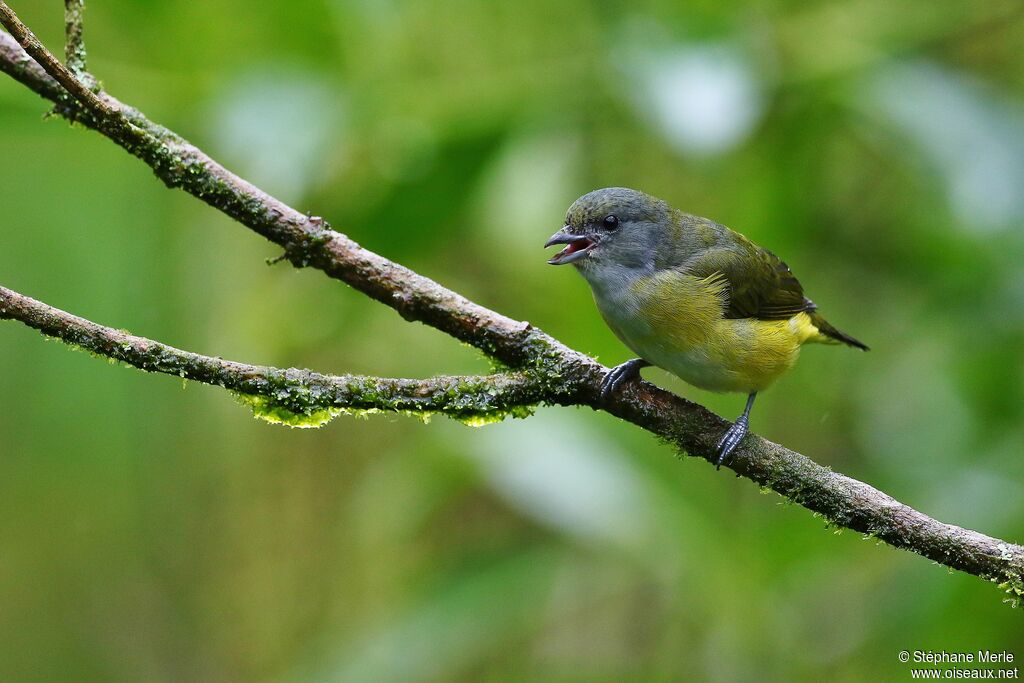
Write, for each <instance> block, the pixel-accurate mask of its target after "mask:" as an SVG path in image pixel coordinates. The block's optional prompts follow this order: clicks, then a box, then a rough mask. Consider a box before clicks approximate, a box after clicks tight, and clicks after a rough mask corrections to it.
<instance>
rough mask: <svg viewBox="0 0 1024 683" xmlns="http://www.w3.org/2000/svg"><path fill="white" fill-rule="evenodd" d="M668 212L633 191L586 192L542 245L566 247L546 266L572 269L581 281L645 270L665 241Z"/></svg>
mask: <svg viewBox="0 0 1024 683" xmlns="http://www.w3.org/2000/svg"><path fill="white" fill-rule="evenodd" d="M670 212H671V209H670V208H669V206H668V204H666V203H665V202H663V201H661V200H660V199H657V198H655V197H652V196H650V195H647V194H644V193H643V192H638V191H637V190H630V189H627V188H624V187H607V188H604V189H602V190H594V191H593V192H589V193H587V194H585V195H583V196H582V197H580V198H579V199H577V200H576V201H575V202H573V204H572V206H570V207H569V210H568V211H567V212H566V214H565V225H564V226H563V227H562V229H561V230H559V231H558V232H556V233H555V234H554V235H552V236H551V238H550V239H549V240H548V241H547V242H546V243H545V244H544V246H545V247H550V246H551V245H553V244H564V245H566V246H565V247H564V248H563V249H562V250H561V251H560V252H558V253H557V254H555V255H554V257H552V258H551V259H549V260H548V263H550V264H551V265H553V266H561V265H565V264H566V263H572V264H574V265H576V267H577V268H579V269H580V270H581V271H582V272H583V274H584V275H593V274H595V271H599V270H601V269H602V268H603V267H606V266H621V267H626V268H644V267H646V266H649V264H651V263H653V261H654V256H655V251H656V249H657V248H658V245H659V244H660V243H661V242H662V240H663V239H664V237H665V227H666V225H668V222H669V219H670Z"/></svg>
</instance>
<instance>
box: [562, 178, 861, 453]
mask: <svg viewBox="0 0 1024 683" xmlns="http://www.w3.org/2000/svg"><path fill="white" fill-rule="evenodd" d="M552 245H564V248H563V249H562V250H561V251H559V252H558V253H557V254H555V255H554V256H553V257H552V258H551V259H549V260H548V263H550V264H551V265H555V266H561V265H566V264H572V265H573V266H575V268H576V270H578V271H579V273H580V274H581V275H582V276H583V277H584V279H586V281H587V282H588V283H589V284H590V288H591V290H592V292H593V295H594V301H595V302H596V304H597V308H598V311H599V312H600V314H601V316H602V317H603V318H604V321H605V322H606V323H607V325H608V327H610V328H611V330H612V332H614V333H615V335H616V336H617V337H618V338H619V340H621V341H622V342H623V343H624V344H625V345H626V346H627V347H629V348H630V349H631V350H632V351H633V353H635V354H636V355H637V356H638V357H637V358H634V359H632V360H628V361H626V362H625V363H622V364H621V365H618V366H616V367H614V368H613V369H611V370H610V371H609V372H608V373H607V374H606V375H605V377H604V379H603V381H602V384H601V400H602V402H606V401H608V399H609V398H610V397H611V396H612V394H614V393H615V392H616V391H618V390H619V388H620V387H621V386H622V385H623V384H624V383H626V382H629V381H632V380H636V379H637V378H638V377H639V376H640V370H641V369H642V368H645V367H648V366H652V365H653V366H657V367H660V368H662V369H664V370H667V371H668V372H670V373H672V374H673V375H675V376H677V377H679V378H680V379H682V380H683V381H685V382H687V383H688V384H691V385H693V386H695V387H698V388H700V389H705V390H709V391H715V392H742V393H745V394H746V395H747V403H746V407H745V408H744V410H743V413H742V414H741V415H740V416H739V417H738V418H737V419H736V420H735V421H734V422H733V423H732V424H731V425H730V427H729V428H728V429H727V430H726V432H725V433H724V434H723V435H722V437H721V439H720V440H719V441H718V444H717V457H716V459H715V464H716V466H717V467H721V466H722V464H723V463H725V462H727V461H728V460H729V458H730V456H731V454H732V453H733V451H734V450H735V449H736V447H737V446H738V445H739V444H740V442H741V441H742V440H743V438H744V437H745V436H746V434H747V431H748V430H749V424H750V411H751V408H753V405H754V399H755V398H756V397H757V395H758V394H759V393H760V392H762V391H764V390H765V389H767V388H768V387H769V386H770V385H771V384H772V383H773V382H774V381H775V380H776V379H778V378H779V377H780V376H781V375H782V374H783V373H785V372H786V371H787V370H789V369H790V368H792V367H793V365H794V364H795V363H796V360H797V356H798V355H799V353H800V347H801V346H803V345H804V344H807V343H824V344H845V345H847V346H851V347H854V348H857V349H861V350H863V351H867V350H868V346H867V345H866V344H864V343H863V342H860V341H858V340H857V339H855V338H853V337H851V336H850V335H848V334H846V333H845V332H841V331H840V330H838V329H836V328H835V327H833V326H832V325H831V324H830V323H828V322H827V321H826V320H825V318H823V317H822V316H821V314H820V313H819V312H818V307H817V306H816V305H815V304H814V302H813V301H811V300H810V299H808V298H807V297H806V296H805V295H804V290H803V287H802V286H801V285H800V282H799V281H798V280H797V279H796V276H795V275H793V272H792V271H791V270H790V268H789V266H787V265H786V264H785V262H783V261H782V259H780V258H779V257H778V256H776V255H775V254H774V253H772V252H771V251H769V250H768V249H765V248H764V247H760V246H758V245H757V244H755V243H754V242H752V241H751V240H750V239H748V238H746V237H745V236H743V235H741V234H740V233H738V232H735V231H733V230H730V229H729V228H727V227H725V226H724V225H720V224H719V223H716V222H714V221H712V220H709V219H707V218H701V217H699V216H694V215H691V214H688V213H684V212H682V211H679V210H677V209H674V208H672V207H671V206H669V204H668V203H666V202H665V201H663V200H661V199H658V198H656V197H652V196H651V195H648V194H645V193H643V192H640V191H638V190H632V189H629V188H624V187H607V188H603V189H600V190H594V191H593V192H589V193H587V194H585V195H583V196H582V197H580V198H579V199H577V200H576V201H575V202H573V204H572V206H570V207H569V210H568V211H567V212H566V215H565V225H564V226H563V227H562V228H561V229H560V230H559V231H558V232H556V233H555V234H554V235H552V236H551V238H550V239H548V241H547V242H546V243H545V244H544V247H545V248H547V247H550V246H552Z"/></svg>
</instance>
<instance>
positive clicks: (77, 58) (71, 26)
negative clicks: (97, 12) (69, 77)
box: [64, 0, 87, 81]
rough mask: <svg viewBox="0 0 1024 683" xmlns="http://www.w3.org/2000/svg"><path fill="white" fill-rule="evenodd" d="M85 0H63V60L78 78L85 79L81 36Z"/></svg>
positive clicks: (83, 48)
mask: <svg viewBox="0 0 1024 683" xmlns="http://www.w3.org/2000/svg"><path fill="white" fill-rule="evenodd" d="M84 12H85V0H64V61H65V62H67V65H68V69H69V70H70V71H71V73H73V74H74V75H75V76H76V77H77V78H78V79H79V80H83V81H84V80H85V77H86V75H87V72H86V68H85V40H84V39H83V37H82V31H83V27H84V21H83V18H82V14H83V13H84Z"/></svg>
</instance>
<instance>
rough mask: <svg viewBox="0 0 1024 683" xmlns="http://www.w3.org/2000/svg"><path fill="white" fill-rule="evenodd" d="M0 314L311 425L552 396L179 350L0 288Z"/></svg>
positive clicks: (489, 416)
mask: <svg viewBox="0 0 1024 683" xmlns="http://www.w3.org/2000/svg"><path fill="white" fill-rule="evenodd" d="M0 319H7V320H18V321H20V322H22V323H24V324H25V325H27V326H29V327H32V328H34V329H36V330H39V331H40V332H42V333H43V334H45V335H47V336H49V337H54V338H56V339H59V340H61V341H63V342H64V343H66V344H69V345H71V346H75V347H79V348H82V349H84V350H86V351H89V352H90V353H93V354H96V355H98V356H103V357H105V358H109V359H112V360H116V361H120V362H122V363H126V364H128V365H130V366H132V367H135V368H138V369H140V370H145V371H146V372H159V373H163V374H165V375H176V376H178V377H182V378H184V379H191V380H195V381H196V382H202V383H203V384H209V385H212V386H219V387H223V388H225V389H229V390H231V391H234V392H236V393H237V394H239V395H240V396H241V397H242V398H243V400H244V402H245V403H247V404H249V405H250V406H252V408H253V410H254V411H255V412H256V414H257V416H258V417H262V418H264V419H269V420H270V421H272V422H283V423H286V424H289V425H292V426H296V427H314V426H315V427H318V426H320V425H321V424H323V423H324V422H326V421H328V420H330V419H331V418H332V417H334V416H335V415H337V414H338V413H341V412H393V413H411V414H419V415H424V416H427V415H430V414H432V413H441V414H444V415H447V416H448V417H451V418H454V419H457V420H460V421H462V422H467V423H470V424H483V423H485V422H493V421H497V420H501V419H503V418H504V417H506V416H508V415H516V416H518V417H525V416H526V415H528V414H529V412H530V410H529V409H530V407H531V406H533V405H536V404H538V403H540V402H541V401H544V402H552V401H554V400H555V397H553V396H551V394H550V392H549V391H547V389H546V387H545V382H543V381H541V379H540V378H538V377H537V376H536V375H535V374H534V373H529V372H507V373H499V374H495V375H487V376H479V377H433V378H431V379H427V380H411V379H390V378H384V377H363V376H358V375H342V376H335V375H323V374H320V373H317V372H311V371H309V370H299V369H296V368H288V369H282V368H273V367H266V366H261V365H248V364H245V363H236V362H235V361H230V360H224V359H222V358H212V357H210V356H202V355H200V354H198V353H192V352H189V351H182V350H181V349H176V348H174V347H173V346H168V345H166V344H162V343H160V342H157V341H153V340H152V339H146V338H145V337H136V336H135V335H132V334H129V333H128V332H125V331H123V330H115V329H113V328H110V327H104V326H102V325H97V324H96V323H94V322H90V321H88V320H86V319H84V318H79V317H77V316H74V315H71V314H70V313H66V312H64V311H61V310H59V309H56V308H53V307H51V306H48V305H46V304H44V303H42V302H41V301H36V300H35V299H32V298H29V297H27V296H24V295H22V294H18V293H17V292H14V291H12V290H10V289H7V288H5V287H0Z"/></svg>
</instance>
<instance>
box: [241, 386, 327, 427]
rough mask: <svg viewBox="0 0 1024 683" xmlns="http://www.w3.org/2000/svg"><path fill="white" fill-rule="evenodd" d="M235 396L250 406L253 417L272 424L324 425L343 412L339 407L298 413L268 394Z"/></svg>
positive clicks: (313, 409) (290, 425)
mask: <svg viewBox="0 0 1024 683" xmlns="http://www.w3.org/2000/svg"><path fill="white" fill-rule="evenodd" d="M235 398H237V399H238V402H239V403H241V404H243V405H246V406H249V408H250V409H251V410H252V414H253V417H256V418H259V419H260V420H266V421H267V422H270V423H271V424H280V425H287V426H288V427H293V428H295V429H316V428H318V427H323V426H324V425H325V424H327V423H328V422H330V421H331V420H333V419H334V418H336V417H337V416H338V415H340V414H341V413H342V412H343V411H342V410H341V409H339V408H311V409H310V410H309V412H305V413H296V412H295V411H292V410H289V409H288V408H285V407H284V406H282V405H280V404H279V403H274V402H273V401H271V400H270V399H269V398H267V397H266V396H254V395H252V394H238V393H236V394H235Z"/></svg>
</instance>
